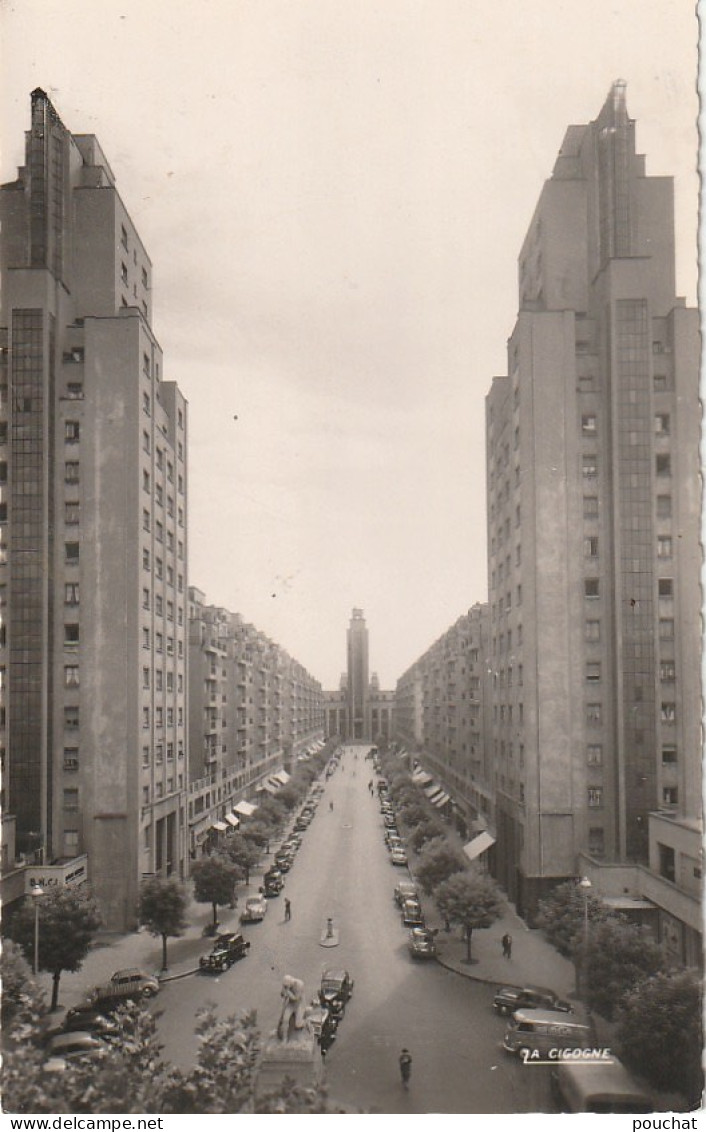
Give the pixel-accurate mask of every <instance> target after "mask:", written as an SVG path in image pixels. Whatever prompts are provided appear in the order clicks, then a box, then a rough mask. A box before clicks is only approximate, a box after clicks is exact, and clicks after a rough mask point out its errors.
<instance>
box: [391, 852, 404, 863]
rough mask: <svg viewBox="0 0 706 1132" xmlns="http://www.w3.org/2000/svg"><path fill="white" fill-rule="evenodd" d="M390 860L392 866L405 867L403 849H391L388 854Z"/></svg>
mask: <svg viewBox="0 0 706 1132" xmlns="http://www.w3.org/2000/svg"><path fill="white" fill-rule="evenodd" d="M390 860H391V861H392V863H393V865H406V864H407V854H406V853H405V851H404V849H392V850H391V852H390Z"/></svg>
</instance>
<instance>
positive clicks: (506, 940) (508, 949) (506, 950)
mask: <svg viewBox="0 0 706 1132" xmlns="http://www.w3.org/2000/svg"><path fill="white" fill-rule="evenodd" d="M502 945H503V955H504V956H505V958H506V959H512V936H511V935H510V933H509V932H505V935H504V936H503V938H502Z"/></svg>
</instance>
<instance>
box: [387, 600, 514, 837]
mask: <svg viewBox="0 0 706 1132" xmlns="http://www.w3.org/2000/svg"><path fill="white" fill-rule="evenodd" d="M488 626H489V610H488V606H487V605H481V604H477V605H474V606H473V607H472V608H471V609H469V611H468V613H465V614H464V615H463V616H462V617H459V619H458V620H457V621H456V622H455V623H454V624H453V625H452V626H451V627H450V628H449V629H447V631H446V632H445V633H443V634H442V635H441V637H439V639H438V640H436V641H435V642H434V644H432V645H431V646H430V648H428V649H427V651H426V652H425V653H423V655H422V656H420V657H419V658H418V659H417V660H416V661H415V662H414V664H412V665H411V666H410V668H408V669H407V671H406V672H405V673H403V675H402V676H401V677H400V679H399V680H398V682H397V690H396V693H395V705H396V721H395V734H396V737H397V739H398V740H399V741H400V742H401V743H403V744H404V745H405V747H406V748H407V749H408V750H409V751H410V752H411V751H414V752H416V753H417V754H418V756H419V760H418V761H419V762H420V763H421V764H422V766H423V767H424V769H425V770H427V771H430V772H431V773H432V774H433V775H434V778H435V779H436V780H437V781H438V782H439V783H441V784H442V786H443V788H444V791H445V793H446V794H448V797H449V799H450V801H451V802H452V803H453V808H454V811H455V813H456V817H457V820H458V821H459V824H460V825H462V828H464V829H466V830H467V831H471V830H474V831H479V830H480V829H483V830H491V829H494V805H493V803H494V781H493V773H492V764H491V761H490V759H489V756H488V751H487V748H486V742H485V736H486V732H487V726H488V719H487V714H488V711H489V695H488V680H489V676H488V649H489V641H488ZM491 844H492V836H491V838H490V840H487V839H486V843H485V847H486V848H489V847H490V845H491Z"/></svg>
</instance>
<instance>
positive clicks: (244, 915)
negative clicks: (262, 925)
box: [240, 895, 267, 924]
mask: <svg viewBox="0 0 706 1132" xmlns="http://www.w3.org/2000/svg"><path fill="white" fill-rule="evenodd" d="M266 914H267V901H266V900H265V897H264V896H259V895H258V896H248V898H247V900H246V901H245V907H244V908H243V910H242V912H241V913H240V922H241V924H259V922H260V920H264V918H265V916H266Z"/></svg>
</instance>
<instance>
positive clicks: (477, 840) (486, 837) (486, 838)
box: [463, 829, 495, 861]
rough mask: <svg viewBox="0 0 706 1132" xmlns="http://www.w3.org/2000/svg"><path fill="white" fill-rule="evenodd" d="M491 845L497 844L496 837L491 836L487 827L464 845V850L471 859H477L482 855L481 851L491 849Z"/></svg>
mask: <svg viewBox="0 0 706 1132" xmlns="http://www.w3.org/2000/svg"><path fill="white" fill-rule="evenodd" d="M491 845H495V838H494V837H491V835H490V834H489V833H488V831H487V829H486V830H483V832H482V833H479V834H478V836H477V837H474V838H473V840H472V841H469V842H468V844H467V845H464V847H463V851H464V853H465V854H466V856H467V857H468V859H469V861H475V859H476V857H480V855H481V853H485V851H486V849H490V846H491Z"/></svg>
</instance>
